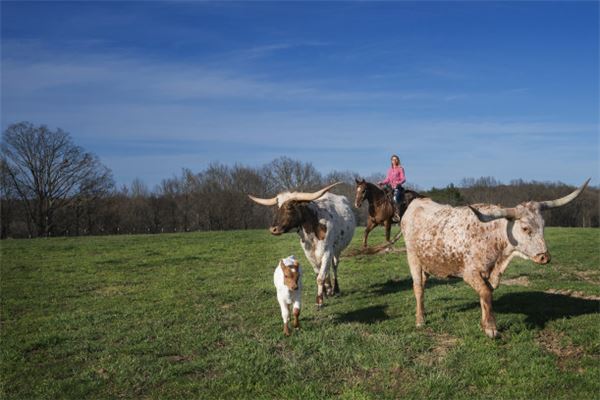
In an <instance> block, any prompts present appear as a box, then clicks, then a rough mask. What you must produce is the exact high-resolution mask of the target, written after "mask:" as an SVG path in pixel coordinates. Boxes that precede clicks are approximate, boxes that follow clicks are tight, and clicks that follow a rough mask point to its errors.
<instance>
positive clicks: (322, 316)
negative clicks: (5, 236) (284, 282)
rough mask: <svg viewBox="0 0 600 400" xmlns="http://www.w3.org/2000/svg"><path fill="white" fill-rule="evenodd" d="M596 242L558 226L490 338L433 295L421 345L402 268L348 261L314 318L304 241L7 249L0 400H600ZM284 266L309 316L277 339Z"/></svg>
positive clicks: (363, 259)
mask: <svg viewBox="0 0 600 400" xmlns="http://www.w3.org/2000/svg"><path fill="white" fill-rule="evenodd" d="M599 233H600V231H599V230H597V229H566V228H550V229H547V233H546V236H547V241H548V246H549V249H550V252H551V253H552V257H553V261H552V263H551V264H550V265H549V266H538V265H535V264H533V263H532V262H528V261H524V260H515V261H513V263H512V264H511V266H510V267H509V269H508V271H507V274H506V275H505V278H506V279H510V278H521V282H527V284H528V286H507V285H502V284H501V286H500V287H499V289H498V290H496V292H495V295H494V305H495V310H496V318H497V321H498V327H499V330H500V338H499V339H497V340H490V339H488V338H486V337H485V336H484V335H483V334H482V332H481V331H480V329H479V325H478V324H479V318H480V310H479V301H478V298H477V296H476V294H475V292H474V291H473V290H472V289H471V288H470V287H468V286H467V285H466V284H465V283H463V282H462V281H460V280H437V279H432V280H430V282H429V283H428V287H427V290H426V292H425V307H426V311H427V325H426V327H425V328H423V329H416V328H415V327H414V297H413V293H412V282H411V280H410V274H409V272H408V266H407V262H406V256H405V255H404V254H394V253H390V254H379V255H371V256H356V257H344V258H343V259H342V261H341V265H340V270H339V275H340V287H341V290H342V296H340V297H337V298H329V299H326V307H324V308H323V309H322V310H321V311H317V310H316V309H315V306H314V299H315V282H314V281H315V275H314V273H313V272H312V268H311V267H310V266H309V265H308V262H307V261H306V259H305V258H304V254H303V253H302V251H301V249H300V245H299V243H298V237H297V236H296V235H295V234H288V235H284V236H282V237H272V236H270V235H269V234H268V233H267V231H266V229H265V230H258V231H233V232H206V233H189V234H165V235H154V236H152V235H150V236H144V235H140V236H107V237H81V238H54V239H40V240H20V241H11V240H9V241H3V242H1V243H0V245H1V246H2V253H1V254H2V260H1V262H2V271H1V273H2V275H1V296H2V299H1V301H2V303H1V323H2V326H1V335H2V336H1V350H0V351H1V375H2V377H1V379H2V380H1V383H2V398H22V399H37V398H50V399H55V398H76V399H81V398H118V397H122V398H140V397H141V398H198V399H208V398H227V399H229V398H252V399H254V398H303V399H308V398H315V399H317V398H319V399H320V398H324V397H332V396H338V397H341V398H378V399H379V398H390V399H392V398H400V397H402V398H426V397H428V398H473V397H474V398H564V399H573V398H586V399H587V398H595V397H597V396H598V393H600V384H599V382H600V379H599V378H600V336H599V334H600V330H599V329H600V328H599V327H600V317H599V311H600V310H599V304H600V303H599V302H598V301H597V300H594V299H590V298H581V297H582V296H583V297H585V296H599V295H600V252H599V251H598V249H599V248H600V246H599V245H600V235H599ZM361 237H362V230H359V231H358V232H357V234H356V235H355V238H354V242H353V244H352V247H354V248H358V247H359V243H360V239H361ZM382 238H383V231H382V230H381V229H378V230H376V231H374V232H373V233H372V235H371V238H370V243H371V244H377V243H381V241H382ZM401 245H402V244H401V243H398V246H401ZM290 254H295V255H296V256H298V257H299V258H300V260H301V262H303V265H304V269H305V274H304V287H305V291H304V294H303V301H304V309H303V310H302V315H301V324H302V330H300V331H298V332H293V334H292V336H291V337H290V338H284V337H283V335H282V332H281V319H280V315H279V310H278V305H277V301H276V298H275V289H274V287H273V283H272V273H273V269H274V267H275V265H276V263H277V260H278V258H281V257H284V256H287V255H290ZM523 277H525V278H526V279H525V278H523ZM550 289H555V290H562V291H563V292H558V293H567V292H565V291H571V292H574V293H575V295H576V296H579V297H573V296H567V295H565V294H557V293H546V291H548V290H550Z"/></svg>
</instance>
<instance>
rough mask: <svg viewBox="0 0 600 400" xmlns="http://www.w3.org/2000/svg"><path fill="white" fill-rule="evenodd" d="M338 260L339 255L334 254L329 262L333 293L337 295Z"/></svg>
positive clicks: (338, 289) (338, 291)
mask: <svg viewBox="0 0 600 400" xmlns="http://www.w3.org/2000/svg"><path fill="white" fill-rule="evenodd" d="M339 262H340V257H339V256H335V257H333V260H332V263H331V269H332V272H331V273H332V274H333V295H334V296H335V295H339V294H340V287H339V285H338V277H337V268H338V263H339Z"/></svg>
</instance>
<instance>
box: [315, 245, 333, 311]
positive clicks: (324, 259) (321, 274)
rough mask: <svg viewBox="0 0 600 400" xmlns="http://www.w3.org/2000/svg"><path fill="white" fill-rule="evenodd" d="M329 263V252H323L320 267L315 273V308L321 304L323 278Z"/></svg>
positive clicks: (325, 275)
mask: <svg viewBox="0 0 600 400" xmlns="http://www.w3.org/2000/svg"><path fill="white" fill-rule="evenodd" d="M330 263H331V253H329V252H325V253H324V254H323V257H322V258H321V269H320V270H319V274H318V275H317V308H319V309H320V308H321V307H322V306H323V292H324V290H323V289H324V286H325V285H324V284H325V278H326V277H327V275H328V274H329V264H330Z"/></svg>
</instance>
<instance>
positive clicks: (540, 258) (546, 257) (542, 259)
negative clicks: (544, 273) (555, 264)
mask: <svg viewBox="0 0 600 400" xmlns="http://www.w3.org/2000/svg"><path fill="white" fill-rule="evenodd" d="M533 261H534V262H536V263H538V264H541V265H544V264H548V263H549V262H550V253H548V252H545V253H540V254H538V255H536V256H535V257H533Z"/></svg>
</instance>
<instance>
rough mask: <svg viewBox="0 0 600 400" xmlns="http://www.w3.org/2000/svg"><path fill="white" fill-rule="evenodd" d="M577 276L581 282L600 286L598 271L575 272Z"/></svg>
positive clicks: (599, 273)
mask: <svg viewBox="0 0 600 400" xmlns="http://www.w3.org/2000/svg"><path fill="white" fill-rule="evenodd" d="M575 275H577V277H578V278H580V279H581V280H584V281H586V282H590V283H593V284H595V285H600V272H598V271H575Z"/></svg>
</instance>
